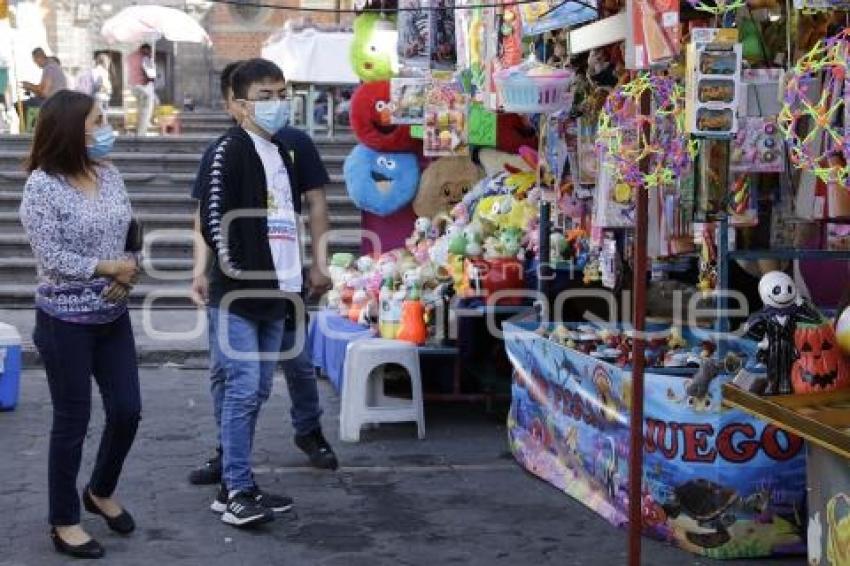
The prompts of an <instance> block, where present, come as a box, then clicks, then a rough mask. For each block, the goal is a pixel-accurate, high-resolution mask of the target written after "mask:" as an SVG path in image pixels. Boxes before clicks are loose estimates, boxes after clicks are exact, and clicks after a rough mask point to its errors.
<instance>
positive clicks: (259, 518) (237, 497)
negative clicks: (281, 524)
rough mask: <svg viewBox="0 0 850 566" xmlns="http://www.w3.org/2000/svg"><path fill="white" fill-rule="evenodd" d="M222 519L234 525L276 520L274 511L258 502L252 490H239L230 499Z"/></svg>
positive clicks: (245, 525)
mask: <svg viewBox="0 0 850 566" xmlns="http://www.w3.org/2000/svg"><path fill="white" fill-rule="evenodd" d="M221 520H222V522H224V523H227V524H228V525H233V526H234V527H251V526H254V525H261V524H263V523H268V522H270V521H274V512H273V511H272V510H271V509H266V508H265V507H263V506H262V505H260V504H259V503H257V500H256V496H255V494H253V493H252V492H251V491H237V492H236V493H234V494H233V496H232V497H230V498H229V499H228V501H227V508H226V509H225V511H224V513H223V514H222V516H221Z"/></svg>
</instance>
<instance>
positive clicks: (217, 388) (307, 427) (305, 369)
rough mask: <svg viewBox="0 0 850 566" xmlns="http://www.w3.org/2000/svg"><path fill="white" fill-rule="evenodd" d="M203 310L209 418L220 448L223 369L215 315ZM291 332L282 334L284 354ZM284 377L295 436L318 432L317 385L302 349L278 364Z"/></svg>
mask: <svg viewBox="0 0 850 566" xmlns="http://www.w3.org/2000/svg"><path fill="white" fill-rule="evenodd" d="M215 310H217V309H212V308H211V309H208V310H207V319H208V322H209V340H210V392H211V393H212V398H213V416H214V417H215V425H216V430H217V434H218V444H219V446H221V406H222V402H223V400H224V381H225V372H224V365H223V364H222V363H221V360H220V356H219V355H218V354H219V348H218V346H217V342H218V325H217V321H216V319H217V315H214V314H213V311H215ZM295 338H296V333H295V332H284V334H283V341H282V346H281V350H282V351H284V352H286V351H288V350H289V349H291V348H292V347H293V344H294V342H295ZM281 366H282V367H283V371H284V376H285V377H286V385H287V389H289V399H290V402H291V409H290V415H291V417H292V428H294V429H295V434H297V435H304V434H309V433H311V432H313V431H314V430H318V429H320V428H321V426H322V425H321V417H322V407H321V404H320V403H319V385H318V383H317V381H316V371H315V369H314V368H313V362H312V360H311V359H310V355H309V353H308V352H307V350H305V349H303V348H302V349H301V351H300V352H299V353H298V355H297V356H295V357H294V358H291V359H284V360H282V361H281Z"/></svg>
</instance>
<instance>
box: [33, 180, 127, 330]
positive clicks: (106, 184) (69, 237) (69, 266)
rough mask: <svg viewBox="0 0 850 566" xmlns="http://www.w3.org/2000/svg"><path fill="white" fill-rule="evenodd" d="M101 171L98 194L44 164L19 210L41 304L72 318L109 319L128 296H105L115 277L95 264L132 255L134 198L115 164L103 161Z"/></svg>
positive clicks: (117, 313)
mask: <svg viewBox="0 0 850 566" xmlns="http://www.w3.org/2000/svg"><path fill="white" fill-rule="evenodd" d="M97 176H98V183H97V184H98V187H97V194H96V195H95V196H91V195H86V194H84V193H82V192H81V191H80V190H78V189H76V188H74V187H73V186H71V185H70V184H69V183H68V182H67V180H65V178H64V177H60V176H54V175H48V174H47V173H45V172H44V171H42V170H40V169H37V170H35V171H33V172H32V174H31V175H30V177H29V179H28V180H27V183H26V186H25V187H24V195H23V200H22V202H21V209H20V215H21V223H22V224H23V226H24V230H26V233H27V237H28V238H29V241H30V245H31V246H32V251H33V254H34V255H35V259H36V262H37V264H38V286H37V288H36V296H35V303H36V307H37V308H39V309H41V310H42V311H44V312H45V313H47V314H49V315H51V316H54V317H56V318H58V319H61V320H64V321H67V322H77V323H86V324H104V323H108V322H112V321H113V320H115V319H117V318H118V317H119V316H121V315H122V314H124V312H126V310H127V304H126V302H125V301H122V302H117V303H108V302H106V301H105V300H104V299H103V298H102V293H103V291H104V289H105V288H106V287H107V286H108V285H109V283H110V280H109V279H107V278H104V277H97V276H95V268H96V266H97V264H98V262H99V261H100V260H110V259H119V258H122V257H125V256H126V255H127V254H126V253H125V252H124V248H125V245H126V240H127V229H128V227H129V225H130V217H131V208H130V198H129V196H128V195H127V190H126V188H125V186H124V180H123V179H122V178H121V175H120V173H119V172H118V170H117V169H115V167H113V166H111V165H103V166H100V167H98V171H97Z"/></svg>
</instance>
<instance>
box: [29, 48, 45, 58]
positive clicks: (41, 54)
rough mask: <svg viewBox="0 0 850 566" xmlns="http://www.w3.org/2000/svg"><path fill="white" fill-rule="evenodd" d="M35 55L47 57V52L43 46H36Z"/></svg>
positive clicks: (33, 52) (33, 53) (33, 54)
mask: <svg viewBox="0 0 850 566" xmlns="http://www.w3.org/2000/svg"><path fill="white" fill-rule="evenodd" d="M32 56H33V57H47V53H45V52H44V49H42V48H41V47H36V48H35V49H33V50H32Z"/></svg>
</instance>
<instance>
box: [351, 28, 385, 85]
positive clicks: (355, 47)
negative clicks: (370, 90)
mask: <svg viewBox="0 0 850 566" xmlns="http://www.w3.org/2000/svg"><path fill="white" fill-rule="evenodd" d="M384 17H386V18H387V20H389V21H390V22H392V23H393V24H394V23H395V18H392V17H388V16H384ZM380 19H381V16H380V15H379V14H377V13H374V12H369V13H366V14H360V15H359V16H357V17H356V18H354V41H353V42H352V43H351V53H350V59H351V66H352V67H353V68H354V72H355V73H356V74H357V76H358V77H360V80H362V81H363V82H366V83H369V82H373V81H387V80H389V79H391V78H392V77H393V76H394V74H395V66H396V46H395V45H382V44H381V42H380V40H379V37H378V36H379V34H376V33H375V25H376V24H377V23H378V21H379V20H380Z"/></svg>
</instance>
